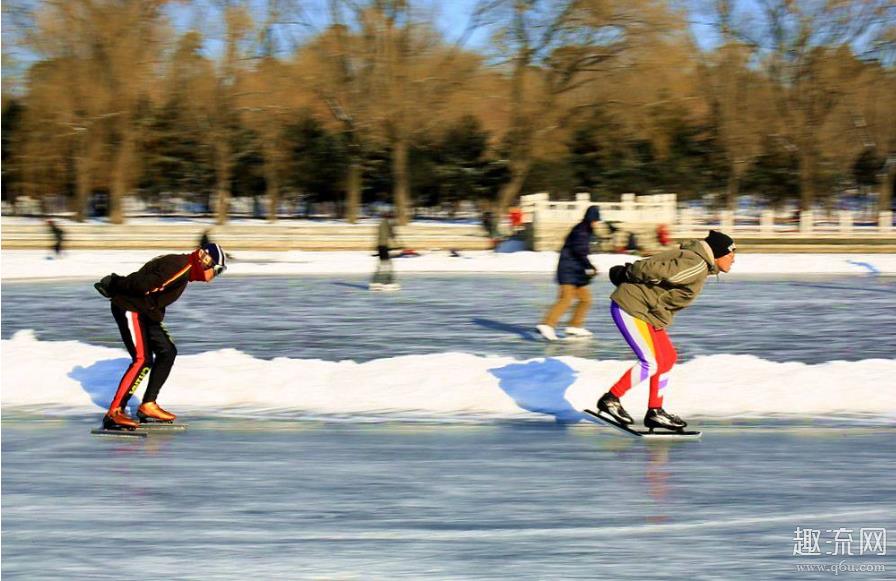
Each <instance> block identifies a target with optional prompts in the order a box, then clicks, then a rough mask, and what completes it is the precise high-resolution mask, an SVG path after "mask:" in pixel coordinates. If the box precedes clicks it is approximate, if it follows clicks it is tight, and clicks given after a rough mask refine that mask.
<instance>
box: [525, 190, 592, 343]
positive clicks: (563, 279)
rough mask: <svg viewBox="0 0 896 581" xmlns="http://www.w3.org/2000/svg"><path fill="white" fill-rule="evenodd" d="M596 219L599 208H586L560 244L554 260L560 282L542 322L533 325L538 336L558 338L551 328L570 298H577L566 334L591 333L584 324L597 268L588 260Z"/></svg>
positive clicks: (570, 302)
mask: <svg viewBox="0 0 896 581" xmlns="http://www.w3.org/2000/svg"><path fill="white" fill-rule="evenodd" d="M598 222H600V210H599V209H598V207H597V206H591V207H589V208H588V210H586V211H585V217H584V218H582V221H581V222H579V223H578V224H576V225H575V226H574V227H573V229H572V230H571V231H570V233H569V235H567V237H566V241H565V242H564V243H563V249H562V250H561V251H560V260H559V262H558V263H557V284H559V285H560V289H559V293H558V295H557V301H556V302H555V303H554V306H552V307H551V308H550V310H549V311H548V312H547V314H546V315H545V316H544V319H543V320H542V321H541V324H539V325H537V326H536V329H538V332H539V333H540V334H541V336H542V337H544V338H545V339H547V340H548V341H556V340H557V333H556V331H555V330H554V327H556V326H557V323H558V322H559V321H560V317H562V316H563V313H565V312H566V310H567V309H568V308H569V307H570V305H571V304H572V302H573V300H578V304H577V305H576V309H575V311H574V312H573V315H572V319H571V320H570V322H569V326H568V327H566V334H567V335H571V336H578V337H588V336H590V335H591V334H592V333H591V331H589V330H588V329H585V328H584V324H585V315H587V314H588V307H589V306H591V292H590V291H589V290H588V285H589V284H590V283H591V279H592V278H594V276H595V275H596V274H597V269H596V268H595V267H594V265H593V264H591V261H589V260H588V252H589V251H590V248H591V237H592V236H593V235H594V226H595V225H596V224H597V223H598Z"/></svg>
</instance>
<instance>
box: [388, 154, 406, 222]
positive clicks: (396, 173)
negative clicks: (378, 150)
mask: <svg viewBox="0 0 896 581" xmlns="http://www.w3.org/2000/svg"><path fill="white" fill-rule="evenodd" d="M392 178H393V179H394V180H395V183H394V184H393V186H392V196H393V199H394V202H395V218H396V221H397V222H398V224H399V225H400V226H405V225H407V223H408V209H409V208H408V205H409V199H410V187H409V185H408V144H407V141H405V140H404V139H403V138H401V139H397V140H396V141H395V144H394V145H393V150H392Z"/></svg>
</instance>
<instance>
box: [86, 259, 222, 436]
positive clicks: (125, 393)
mask: <svg viewBox="0 0 896 581" xmlns="http://www.w3.org/2000/svg"><path fill="white" fill-rule="evenodd" d="M225 261H226V256H225V254H224V250H223V249H222V248H221V247H220V246H219V245H217V244H208V245H206V246H204V247H202V248H199V249H198V250H195V251H193V252H192V253H190V254H167V255H164V256H158V257H156V258H153V259H152V260H150V261H149V262H147V263H146V264H145V265H143V267H141V268H140V270H138V271H137V272H134V273H131V274H129V275H128V276H119V275H117V274H114V273H113V274H110V275H108V276H105V277H103V279H102V280H101V281H100V282H98V283H96V284H95V285H93V286H94V288H96V290H97V291H98V292H99V293H100V294H101V295H103V296H104V297H106V298H107V299H109V300H110V301H111V303H112V316H113V317H114V318H115V322H116V323H117V324H118V329H119V331H120V332H121V339H122V341H124V344H125V347H127V350H128V353H130V355H131V364H130V365H129V366H128V368H127V370H126V371H125V372H124V375H123V376H122V378H121V381H119V383H118V389H116V390H115V395H114V397H113V398H112V402H111V403H110V404H109V411H108V412H107V413H106V415H105V417H104V418H103V427H104V428H106V429H128V430H132V429H135V428H137V427H138V425H139V424H138V423H137V421H136V420H135V419H134V418H132V417H131V416H129V415H127V413H126V412H125V408H126V407H127V404H128V400H129V399H130V397H131V396H132V395H133V394H134V392H135V391H136V390H137V386H138V385H140V382H141V381H142V380H143V378H144V377H146V374H147V373H148V374H149V382H148V384H147V386H146V390H145V392H144V394H143V403H142V404H141V405H140V407H139V408H138V409H137V416H138V417H139V418H140V420H142V421H161V422H172V421H174V419H175V418H176V416H175V415H174V414H172V413H170V412H167V411H165V410H163V409H162V408H160V407H159V404H157V403H156V398H157V397H158V396H159V390H161V389H162V385H163V384H164V383H165V380H166V379H168V374H169V373H170V372H171V367H172V366H173V365H174V358H175V357H176V356H177V348H176V347H175V345H174V342H173V341H172V340H171V337H170V336H169V335H168V331H167V330H166V329H165V327H164V325H163V324H162V320H163V319H164V318H165V308H166V307H167V306H168V305H170V304H171V303H173V302H174V301H176V300H177V299H178V298H180V295H181V294H183V292H184V290H185V289H186V288H187V283H189V282H196V281H202V282H210V281H211V280H212V279H213V278H215V277H216V276H218V275H219V274H221V273H222V272H224V270H226V268H227V266H226V264H225Z"/></svg>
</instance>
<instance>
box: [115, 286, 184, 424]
mask: <svg viewBox="0 0 896 581" xmlns="http://www.w3.org/2000/svg"><path fill="white" fill-rule="evenodd" d="M112 316H113V317H115V322H116V323H118V330H119V331H121V340H122V341H124V346H125V347H127V349H128V353H130V354H131V364H130V365H129V366H128V369H127V371H125V372H124V375H123V376H122V378H121V381H120V382H119V383H118V389H117V390H116V391H115V397H114V398H113V399H112V403H111V404H110V405H109V409H110V410H112V409H115V408H116V407H120V408H121V409H124V408H125V406H127V404H128V400H129V399H131V396H132V395H133V394H134V392H135V391H136V390H137V386H138V385H140V382H141V381H142V380H143V378H144V377H146V374H147V373H148V374H149V383H148V384H147V386H146V390H145V391H144V392H143V403H147V402H152V401H156V398H157V397H158V396H159V390H161V389H162V385H164V384H165V380H166V379H168V374H169V373H171V367H172V366H173V365H174V358H175V357H177V347H175V345H174V342H173V341H172V340H171V337H169V336H168V332H167V331H166V330H165V327H163V326H162V323H159V322H156V321H153V320H152V319H150V318H149V317H147V316H145V315H141V314H140V313H137V312H134V311H126V310H124V309H122V308H121V307H118V306H116V305H115V304H114V303H113V304H112Z"/></svg>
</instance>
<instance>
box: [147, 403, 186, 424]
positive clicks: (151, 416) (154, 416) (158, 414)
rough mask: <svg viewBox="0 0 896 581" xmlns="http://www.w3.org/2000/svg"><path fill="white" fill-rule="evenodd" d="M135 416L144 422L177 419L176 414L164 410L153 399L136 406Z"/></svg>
mask: <svg viewBox="0 0 896 581" xmlns="http://www.w3.org/2000/svg"><path fill="white" fill-rule="evenodd" d="M137 417H138V418H140V421H141V422H144V423H150V422H173V421H174V420H175V419H177V416H176V415H174V414H172V413H171V412H166V411H165V410H163V409H162V408H160V407H159V404H157V403H156V402H154V401H149V402H144V403H143V405H141V406H140V407H139V408H137Z"/></svg>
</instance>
